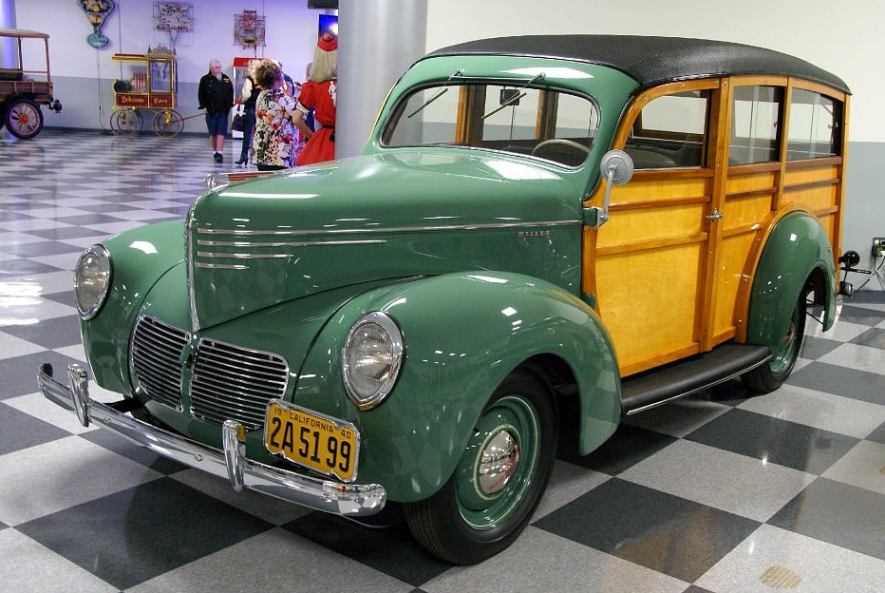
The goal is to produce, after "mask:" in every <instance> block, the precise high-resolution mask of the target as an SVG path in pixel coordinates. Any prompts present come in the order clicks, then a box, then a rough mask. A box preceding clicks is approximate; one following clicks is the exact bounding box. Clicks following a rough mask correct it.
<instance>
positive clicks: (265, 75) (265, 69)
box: [252, 58, 301, 171]
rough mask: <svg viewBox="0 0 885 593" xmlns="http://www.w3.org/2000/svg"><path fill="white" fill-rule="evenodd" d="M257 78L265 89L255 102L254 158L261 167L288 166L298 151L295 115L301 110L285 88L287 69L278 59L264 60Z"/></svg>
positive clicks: (256, 72)
mask: <svg viewBox="0 0 885 593" xmlns="http://www.w3.org/2000/svg"><path fill="white" fill-rule="evenodd" d="M255 82H256V83H257V84H258V86H260V87H261V88H262V91H261V94H259V95H258V100H257V101H256V102H255V132H254V134H253V135H252V147H253V150H254V156H253V162H254V163H255V164H256V165H257V166H258V170H259V171H275V170H277V169H287V168H289V167H291V166H292V163H293V162H294V160H295V155H296V154H297V152H298V139H299V137H298V131H297V130H296V129H295V125H294V124H293V123H292V119H293V117H298V118H300V117H301V113H300V112H299V111H298V110H297V109H296V107H295V100H294V99H292V98H291V97H290V96H288V95H287V94H286V93H285V92H284V90H283V69H282V68H280V65H279V63H278V62H277V61H276V60H272V59H270V58H265V59H263V60H261V62H260V63H259V64H258V66H256V68H255Z"/></svg>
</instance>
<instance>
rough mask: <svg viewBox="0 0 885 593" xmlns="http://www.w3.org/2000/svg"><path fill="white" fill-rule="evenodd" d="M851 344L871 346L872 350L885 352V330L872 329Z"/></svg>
mask: <svg viewBox="0 0 885 593" xmlns="http://www.w3.org/2000/svg"><path fill="white" fill-rule="evenodd" d="M850 343H851V344H859V345H861V346H869V347H870V348H882V349H883V350H885V329H879V328H876V327H871V328H870V329H868V330H867V331H865V332H864V333H862V334H860V335H859V336H857V337H856V338H854V339H853V340H851V342H850Z"/></svg>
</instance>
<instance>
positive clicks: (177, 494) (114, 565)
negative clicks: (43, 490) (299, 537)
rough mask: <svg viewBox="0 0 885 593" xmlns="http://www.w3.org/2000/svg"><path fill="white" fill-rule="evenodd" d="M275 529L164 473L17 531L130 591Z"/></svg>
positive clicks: (32, 522)
mask: <svg viewBox="0 0 885 593" xmlns="http://www.w3.org/2000/svg"><path fill="white" fill-rule="evenodd" d="M270 528H271V525H270V524H269V523H266V522H264V521H262V520H260V519H258V518H256V517H253V516H252V515H249V514H248V513H245V512H243V511H241V510H239V509H236V508H234V507H231V506H229V505H227V504H225V503H223V502H221V501H219V500H217V499H215V498H212V497H211V496H207V495H206V494H203V493H201V492H199V491H197V490H194V489H193V488H189V487H188V486H185V485H184V484H181V483H179V482H176V481H175V480H173V479H171V478H161V479H159V480H155V481H153V482H149V483H147V484H144V485H142V486H138V487H136V488H131V489H129V490H124V491H122V492H119V493H117V494H112V495H110V496H105V497H103V498H99V499H97V500H93V501H90V502H88V503H84V504H81V505H78V506H75V507H72V508H69V509H66V510H64V511H59V512H57V513H54V514H52V515H47V516H45V517H42V518H40V519H35V520H34V521H30V522H28V523H24V524H22V525H19V526H18V527H17V529H18V530H19V531H21V532H22V533H24V534H25V535H27V536H28V537H30V538H32V539H34V540H36V541H37V542H39V543H41V544H43V545H44V546H46V547H47V548H49V549H50V550H52V551H53V552H55V553H57V554H60V555H61V556H63V557H65V558H66V559H68V560H69V561H71V562H73V563H74V564H77V565H78V566H80V567H82V568H84V569H85V570H88V571H89V572H91V573H93V574H95V575H96V576H98V577H99V578H101V579H104V580H105V581H107V582H108V583H110V584H111V585H113V586H115V587H119V588H120V589H127V588H129V587H133V586H135V585H137V584H139V583H142V582H144V581H146V580H148V579H151V578H153V577H155V576H157V575H160V574H163V573H164V572H167V571H170V570H174V569H176V568H178V567H180V566H183V565H184V564H187V563H188V562H192V561H194V560H197V559H199V558H202V557H204V556H206V555H208V554H212V553H214V552H216V551H218V550H221V549H223V548H226V547H228V546H231V545H234V544H236V543H238V542H241V541H243V540H245V539H247V538H250V537H253V536H255V535H258V534H259V533H262V532H264V531H266V530H268V529H270Z"/></svg>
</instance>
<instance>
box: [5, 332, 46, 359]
mask: <svg viewBox="0 0 885 593" xmlns="http://www.w3.org/2000/svg"><path fill="white" fill-rule="evenodd" d="M0 327H2V326H0ZM44 350H45V348H43V347H42V346H38V345H37V344H32V343H31V342H28V341H27V340H22V339H21V338H17V337H15V336H13V335H10V334H7V333H4V332H2V331H0V360H3V359H4V358H15V357H16V356H25V355H27V354H35V353H37V352H43V351H44Z"/></svg>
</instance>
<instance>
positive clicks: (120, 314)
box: [80, 221, 184, 393]
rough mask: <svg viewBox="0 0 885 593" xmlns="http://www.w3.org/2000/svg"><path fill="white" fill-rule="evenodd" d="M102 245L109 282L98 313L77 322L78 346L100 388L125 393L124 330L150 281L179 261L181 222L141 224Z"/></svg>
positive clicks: (181, 256) (126, 347)
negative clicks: (80, 343)
mask: <svg viewBox="0 0 885 593" xmlns="http://www.w3.org/2000/svg"><path fill="white" fill-rule="evenodd" d="M102 244H103V245H104V246H105V247H107V249H108V252H109V253H110V254H111V264H112V266H113V272H112V274H113V275H112V278H111V282H112V285H111V289H110V293H109V294H108V298H107V301H105V304H104V306H103V307H102V309H101V311H100V312H99V314H98V315H96V316H95V317H94V318H92V319H91V320H89V321H82V320H81V321H80V329H81V333H82V336H83V347H84V348H85V350H86V358H87V360H89V363H90V366H91V368H92V371H93V373H94V374H95V380H96V382H97V383H98V384H99V385H101V386H102V387H104V388H105V389H109V390H111V391H116V392H119V393H128V392H129V387H128V384H129V381H128V376H127V375H128V373H127V372H126V369H127V365H126V364H125V360H126V358H125V356H126V353H127V352H128V351H129V344H128V340H129V333H130V330H131V329H132V326H133V324H134V323H135V318H136V316H137V315H138V311H139V308H140V307H141V304H142V302H143V301H144V299H145V297H146V296H147V294H148V292H150V290H151V288H152V287H153V286H154V284H156V282H157V281H158V280H159V279H160V278H161V277H162V276H163V275H164V274H165V273H166V272H168V271H169V270H170V269H172V268H173V267H174V266H175V265H176V264H178V263H181V262H182V261H183V260H184V225H183V223H182V222H181V221H171V222H161V223H157V224H151V225H147V226H142V227H138V228H135V229H132V230H130V231H126V232H124V233H121V234H119V235H117V236H115V237H111V238H110V239H107V240H106V241H102ZM121 328H125V329H121ZM121 353H122V358H121ZM121 360H122V361H123V362H122V363H121Z"/></svg>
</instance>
